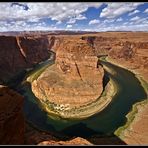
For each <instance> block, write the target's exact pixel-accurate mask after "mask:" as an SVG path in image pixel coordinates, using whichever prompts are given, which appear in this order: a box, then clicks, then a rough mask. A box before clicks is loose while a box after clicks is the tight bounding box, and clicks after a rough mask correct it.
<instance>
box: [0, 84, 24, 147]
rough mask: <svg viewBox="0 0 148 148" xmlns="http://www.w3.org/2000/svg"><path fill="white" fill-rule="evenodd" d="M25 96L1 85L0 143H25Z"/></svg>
mask: <svg viewBox="0 0 148 148" xmlns="http://www.w3.org/2000/svg"><path fill="white" fill-rule="evenodd" d="M24 130H25V129H24V116H23V97H22V96H21V95H19V94H18V93H16V92H14V91H13V90H11V89H9V88H8V87H4V86H2V85H1V86H0V144H6V145H9V144H11V145H12V144H23V143H24Z"/></svg>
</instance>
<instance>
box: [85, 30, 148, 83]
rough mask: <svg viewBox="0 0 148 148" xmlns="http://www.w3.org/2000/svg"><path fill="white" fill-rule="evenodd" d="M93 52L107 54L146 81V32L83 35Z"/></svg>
mask: <svg viewBox="0 0 148 148" xmlns="http://www.w3.org/2000/svg"><path fill="white" fill-rule="evenodd" d="M82 39H83V40H86V41H87V42H88V43H89V44H90V45H92V46H93V48H94V50H95V54H96V55H97V56H100V55H108V56H109V57H110V58H111V59H112V61H114V62H115V63H118V64H120V65H122V66H124V67H127V68H128V69H131V70H134V71H135V72H136V73H140V74H141V75H142V76H143V77H144V79H145V80H147V81H148V75H147V73H148V54H147V50H148V42H147V39H148V34H147V33H142V32H135V33H132V32H127V33H126V32H121V33H120V32H107V33H98V34H95V35H94V34H93V35H91V36H87V35H85V36H83V37H82Z"/></svg>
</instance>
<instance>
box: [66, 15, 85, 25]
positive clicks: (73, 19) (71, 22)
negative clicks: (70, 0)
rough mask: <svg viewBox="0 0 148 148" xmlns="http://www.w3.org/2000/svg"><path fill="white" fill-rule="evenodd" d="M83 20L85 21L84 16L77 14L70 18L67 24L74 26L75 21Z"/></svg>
mask: <svg viewBox="0 0 148 148" xmlns="http://www.w3.org/2000/svg"><path fill="white" fill-rule="evenodd" d="M85 19H87V18H86V17H85V16H84V15H81V14H79V15H77V16H75V17H73V18H70V19H69V21H68V22H67V24H74V23H75V22H76V20H85Z"/></svg>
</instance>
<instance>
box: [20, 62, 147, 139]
mask: <svg viewBox="0 0 148 148" xmlns="http://www.w3.org/2000/svg"><path fill="white" fill-rule="evenodd" d="M51 64H53V61H51V60H48V61H45V62H43V63H41V64H40V65H38V66H36V67H35V68H34V69H33V70H32V71H31V72H29V74H27V76H28V75H30V74H31V73H32V72H34V71H37V70H40V69H41V68H43V67H44V66H47V65H51ZM101 64H102V65H103V66H105V67H108V68H109V69H110V70H111V71H108V70H107V69H105V74H106V75H107V76H108V77H109V78H111V79H112V80H113V81H114V82H115V84H116V87H117V93H116V95H115V96H114V97H113V99H112V102H111V103H110V104H109V105H108V106H107V107H106V108H105V109H104V110H103V111H101V112H100V113H97V114H95V115H93V116H91V117H88V118H86V119H83V120H77V121H73V120H64V119H59V118H52V117H51V116H48V115H47V113H46V112H45V111H43V109H42V108H41V106H40V105H39V103H38V102H37V99H36V97H35V96H34V94H33V93H32V91H31V86H30V84H29V83H28V82H26V83H24V84H21V85H20V88H19V92H20V93H21V94H22V95H23V96H24V97H25V101H24V115H25V118H26V119H27V120H28V121H29V122H30V123H31V124H33V125H34V126H36V127H37V128H39V129H41V130H44V131H53V132H54V131H55V132H59V133H62V134H63V135H69V136H80V137H84V138H86V137H90V136H92V135H96V134H97V135H102V136H104V135H112V134H114V132H115V131H116V130H117V129H118V128H119V127H120V126H123V125H124V124H125V123H126V121H127V119H126V115H127V114H128V113H129V112H130V110H131V109H132V105H133V104H135V103H136V102H140V101H143V100H144V99H145V98H146V96H147V94H146V92H145V91H144V88H143V87H142V86H141V83H140V82H139V80H138V79H137V78H136V77H135V75H134V74H133V73H132V72H130V71H128V70H126V69H123V68H121V67H118V66H116V65H113V64H111V63H109V62H107V61H103V60H101Z"/></svg>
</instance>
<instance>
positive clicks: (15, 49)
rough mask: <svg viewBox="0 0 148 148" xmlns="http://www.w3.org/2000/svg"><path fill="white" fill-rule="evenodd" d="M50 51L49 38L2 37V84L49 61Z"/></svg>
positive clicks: (0, 66) (0, 78)
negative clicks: (42, 62)
mask: <svg viewBox="0 0 148 148" xmlns="http://www.w3.org/2000/svg"><path fill="white" fill-rule="evenodd" d="M48 50H49V44H48V40H47V38H43V37H5V36H0V71H1V72H0V83H1V84H2V83H4V82H7V81H8V80H9V79H10V78H12V77H13V76H15V75H17V74H18V73H20V72H22V71H23V70H24V69H26V68H30V67H32V66H33V65H35V64H37V63H39V62H41V61H43V60H45V59H48V58H49V56H50V55H49V52H48Z"/></svg>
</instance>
